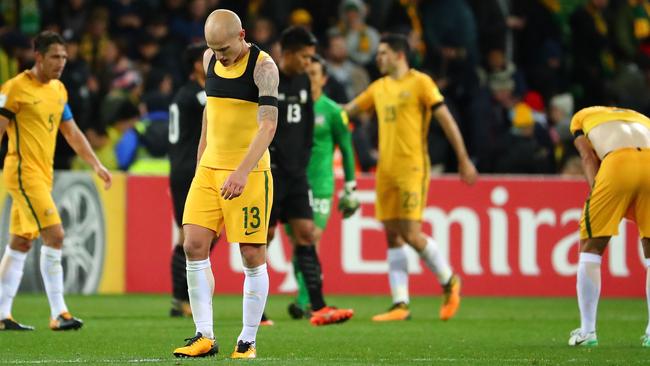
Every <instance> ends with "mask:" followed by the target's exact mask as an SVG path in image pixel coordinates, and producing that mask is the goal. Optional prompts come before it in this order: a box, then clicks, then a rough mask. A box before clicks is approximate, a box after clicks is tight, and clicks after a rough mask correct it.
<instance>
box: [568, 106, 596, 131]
mask: <svg viewBox="0 0 650 366" xmlns="http://www.w3.org/2000/svg"><path fill="white" fill-rule="evenodd" d="M594 110H595V108H593V107H591V108H583V109H581V110H579V111H578V113H576V114H574V115H573V118H571V124H570V125H569V130H570V131H571V134H573V136H578V135H579V134H581V133H583V131H582V130H583V128H584V127H583V125H584V119H585V117H586V116H587V115H589V114H590V113H593V111H594Z"/></svg>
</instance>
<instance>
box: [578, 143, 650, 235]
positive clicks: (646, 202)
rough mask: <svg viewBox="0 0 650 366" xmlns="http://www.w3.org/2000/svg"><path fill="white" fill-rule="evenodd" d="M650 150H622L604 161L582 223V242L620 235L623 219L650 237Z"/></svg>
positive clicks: (613, 153)
mask: <svg viewBox="0 0 650 366" xmlns="http://www.w3.org/2000/svg"><path fill="white" fill-rule="evenodd" d="M649 166H650V149H636V148H629V149H620V150H616V151H614V152H612V153H610V154H608V155H607V156H605V159H603V161H602V163H601V164H600V168H599V169H598V174H597V175H596V180H595V183H594V186H593V187H592V190H591V193H589V196H588V197H587V201H586V202H585V206H584V209H583V211H582V218H581V219H580V239H587V238H598V237H603V236H613V235H616V234H618V224H619V223H620V222H621V219H622V218H623V217H626V218H628V219H630V220H633V221H636V224H637V226H638V228H639V234H640V236H641V237H644V238H645V237H648V236H650V169H648V167H649Z"/></svg>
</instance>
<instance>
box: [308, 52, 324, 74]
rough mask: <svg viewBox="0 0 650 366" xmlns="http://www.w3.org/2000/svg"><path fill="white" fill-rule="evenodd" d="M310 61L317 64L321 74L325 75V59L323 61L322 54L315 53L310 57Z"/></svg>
mask: <svg viewBox="0 0 650 366" xmlns="http://www.w3.org/2000/svg"><path fill="white" fill-rule="evenodd" d="M311 62H313V63H317V64H319V65H320V68H321V71H322V72H323V75H327V61H325V59H324V58H323V56H321V55H319V54H315V55H313V56H312V57H311Z"/></svg>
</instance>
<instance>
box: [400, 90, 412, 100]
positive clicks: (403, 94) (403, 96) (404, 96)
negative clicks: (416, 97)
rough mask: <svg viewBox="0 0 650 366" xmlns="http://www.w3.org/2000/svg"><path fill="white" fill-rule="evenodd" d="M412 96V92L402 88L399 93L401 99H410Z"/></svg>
mask: <svg viewBox="0 0 650 366" xmlns="http://www.w3.org/2000/svg"><path fill="white" fill-rule="evenodd" d="M410 96H411V92H410V91H408V90H402V92H400V93H399V98H400V99H408V98H409V97H410Z"/></svg>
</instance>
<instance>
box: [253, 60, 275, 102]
mask: <svg viewBox="0 0 650 366" xmlns="http://www.w3.org/2000/svg"><path fill="white" fill-rule="evenodd" d="M253 80H255V85H257V88H258V89H259V91H260V96H262V95H268V96H271V97H277V96H278V84H279V83H280V76H279V75H278V68H277V66H275V62H273V60H271V59H270V58H266V59H264V60H263V61H261V62H259V63H258V64H257V65H255V70H254V71H253Z"/></svg>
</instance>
